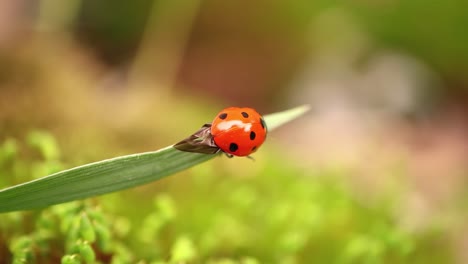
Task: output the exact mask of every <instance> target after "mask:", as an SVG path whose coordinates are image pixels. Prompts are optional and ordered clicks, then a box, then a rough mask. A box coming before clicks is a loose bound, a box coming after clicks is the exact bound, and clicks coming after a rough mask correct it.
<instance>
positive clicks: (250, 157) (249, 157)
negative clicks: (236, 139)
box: [246, 156, 255, 161]
mask: <svg viewBox="0 0 468 264" xmlns="http://www.w3.org/2000/svg"><path fill="white" fill-rule="evenodd" d="M246 158H248V159H250V160H252V161H255V158H254V157H252V156H246Z"/></svg>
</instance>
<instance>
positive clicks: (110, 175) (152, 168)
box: [0, 106, 308, 213]
mask: <svg viewBox="0 0 468 264" xmlns="http://www.w3.org/2000/svg"><path fill="white" fill-rule="evenodd" d="M307 110H308V108H307V107H304V106H303V107H298V108H294V109H290V110H287V111H284V112H279V113H275V114H271V115H266V116H264V118H265V122H266V124H267V127H268V129H269V130H270V131H271V130H273V129H275V128H276V127H278V126H280V125H282V124H284V123H286V122H288V121H291V120H293V119H295V118H297V117H298V116H300V115H302V114H303V113H304V112H306V111H307ZM216 155H217V154H213V155H207V154H197V153H189V152H182V151H178V150H176V149H175V148H173V147H172V146H169V147H166V148H163V149H160V150H158V151H154V152H146V153H140V154H133V155H127V156H121V157H117V158H113V159H108V160H103V161H99V162H94V163H89V164H86V165H83V166H79V167H75V168H72V169H69V170H64V171H61V172H57V173H54V174H52V175H49V176H46V177H43V178H40V179H37V180H33V181H30V182H26V183H23V184H19V185H16V186H12V187H9V188H6V189H3V190H0V213H2V212H12V211H19V210H30V209H37V208H42V207H46V206H49V205H54V204H59V203H64V202H69V201H74V200H79V199H83V198H87V197H93V196H97V195H101V194H106V193H110V192H115V191H119V190H124V189H128V188H132V187H135V186H139V185H143V184H146V183H149V182H152V181H155V180H159V179H161V178H163V177H166V176H169V175H171V174H174V173H176V172H179V171H182V170H185V169H187V168H190V167H192V166H194V165H197V164H200V163H202V162H204V161H207V160H209V159H212V158H213V157H215V156H216Z"/></svg>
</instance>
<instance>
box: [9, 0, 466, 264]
mask: <svg viewBox="0 0 468 264" xmlns="http://www.w3.org/2000/svg"><path fill="white" fill-rule="evenodd" d="M467 10H468V2H465V1H457V0H446V1H423V0H414V1H404V0H379V1H368V0H353V1H344V2H337V1H319V0H317V1H306V0H294V1H279V0H269V1H266V0H257V1H214V0H186V1H169V0H137V1H123V0H113V1H110V0H107V1H92V0H69V1H60V0H42V1H40V0H37V1H34V0H32V1H31V0H3V1H1V2H0V128H1V129H0V140H1V141H0V143H1V144H2V147H1V151H0V152H1V153H2V154H1V155H0V156H1V157H2V158H0V160H1V162H0V168H1V172H0V173H1V174H0V187H7V186H10V185H13V184H17V183H21V182H25V181H27V180H30V179H33V178H38V177H41V176H44V175H47V174H49V173H52V172H55V171H58V170H60V169H65V168H70V167H72V166H75V165H80V164H84V163H88V162H92V161H97V160H101V159H105V158H110V157H115V156H119V155H124V154H130V153H136V152H143V151H151V150H156V149H159V148H162V147H165V146H167V145H170V144H173V143H175V142H177V141H179V140H181V139H183V138H185V137H187V136H188V135H190V134H191V133H192V132H194V131H195V130H197V129H198V128H199V127H200V126H201V125H202V124H204V123H206V122H210V121H211V120H212V118H213V115H214V113H217V112H218V111H219V110H220V109H222V108H224V107H226V106H231V105H238V106H250V107H253V108H256V109H257V110H258V111H259V112H261V113H265V114H266V113H270V112H275V111H280V110H283V109H286V108H289V107H293V106H296V105H300V104H309V105H310V106H311V108H312V110H311V111H310V113H308V114H307V115H306V116H304V117H302V118H300V119H298V120H296V121H294V122H292V123H290V124H288V125H286V126H284V127H282V128H281V129H279V130H277V131H274V132H273V133H271V134H270V135H269V137H268V141H267V143H266V144H265V145H264V146H263V147H262V149H260V150H259V151H258V152H257V153H256V154H255V159H256V161H255V162H252V161H250V160H248V159H238V158H236V159H226V158H218V159H216V160H214V161H210V162H208V163H206V164H203V165H200V166H197V167H195V168H193V169H190V170H188V171H185V172H182V173H179V174H177V175H173V176H171V177H169V178H167V179H164V180H162V181H158V182H155V183H152V184H149V185H146V186H143V187H138V188H135V189H132V190H127V191H123V192H119V193H116V194H110V195H105V196H102V197H98V198H93V199H89V200H87V201H85V202H77V203H71V204H68V205H63V206H55V207H53V208H50V209H45V210H43V211H39V212H25V213H14V214H4V215H0V217H2V218H1V219H0V220H1V222H0V263H9V262H10V261H12V260H13V259H15V256H16V257H17V256H19V255H21V254H20V253H18V252H19V251H21V250H18V247H20V248H21V246H18V245H19V244H21V243H20V242H18V241H23V240H24V239H26V240H28V239H29V240H28V241H30V242H31V244H32V245H36V244H34V243H38V242H37V241H39V240H40V239H39V238H38V234H39V233H40V232H41V230H42V229H45V228H46V227H44V226H41V224H40V223H41V221H42V220H41V219H43V218H45V219H49V220H50V221H52V222H53V223H58V225H60V223H62V222H64V221H66V220H64V219H65V218H66V217H74V215H80V214H82V213H83V212H86V214H89V215H93V212H99V214H102V215H104V217H103V218H102V219H106V220H105V221H103V226H104V228H105V229H106V230H108V233H109V234H110V235H109V237H110V238H111V239H110V241H111V242H109V243H110V244H109V245H108V246H103V245H100V244H99V245H98V244H96V245H93V250H94V251H95V252H96V253H95V254H96V258H97V260H98V261H100V262H102V263H110V262H114V263H136V262H138V261H142V262H139V263H165V262H164V261H172V262H177V261H185V262H188V263H208V262H209V263H314V262H315V263H467V262H468V254H467V252H468V251H467V249H468V220H467V212H468V211H467V206H468V196H467V191H468V174H467V172H468V115H467V114H468V104H467V103H468V74H467V72H468V31H467V28H468V13H467ZM63 208H72V209H69V210H68V211H69V212H71V213H70V216H63V215H62V214H61V212H63V211H64V210H65V209H63ZM65 211H66V210H65ZM68 211H67V212H68ZM51 219H53V220H51ZM54 221H55V222H54ZM48 228H51V227H50V226H48ZM62 229H63V230H54V231H51V232H52V235H50V236H47V238H46V239H45V238H44V237H42V236H39V237H40V238H41V239H42V240H40V241H46V242H44V243H46V244H47V245H48V247H47V249H44V248H42V247H37V246H36V247H29V248H28V250H29V251H28V252H29V253H28V254H29V255H28V258H29V259H28V260H31V261H37V262H39V263H52V262H57V261H60V258H61V257H62V256H63V255H66V254H70V252H69V249H67V247H64V246H63V245H64V243H65V244H66V243H69V241H68V240H67V234H68V233H67V232H68V231H67V228H62ZM64 241H65V242H64ZM67 241H68V242H67ZM31 244H29V245H31ZM21 245H22V244H21ZM15 250H16V251H15ZM15 252H16V253H15ZM41 252H42V253H41ZM44 252H46V253H44ZM181 252H182V253H181ZM119 261H120V262H119ZM157 261H159V262H157Z"/></svg>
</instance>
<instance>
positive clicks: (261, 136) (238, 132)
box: [211, 107, 267, 156]
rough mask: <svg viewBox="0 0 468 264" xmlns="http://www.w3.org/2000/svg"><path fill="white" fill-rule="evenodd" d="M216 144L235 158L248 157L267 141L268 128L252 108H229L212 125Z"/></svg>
mask: <svg viewBox="0 0 468 264" xmlns="http://www.w3.org/2000/svg"><path fill="white" fill-rule="evenodd" d="M211 135H212V136H213V140H214V142H215V144H216V145H217V146H218V147H219V148H220V149H221V150H222V151H224V152H226V153H228V154H232V155H235V156H248V155H250V154H251V153H253V152H255V151H256V150H257V149H258V148H259V147H260V146H261V145H262V144H263V142H264V141H265V138H266V135H267V128H266V125H265V121H264V120H263V118H262V116H261V115H260V114H259V113H257V111H255V110H254V109H252V108H248V107H244V108H240V107H229V108H226V109H224V110H222V111H221V112H219V114H218V115H217V116H216V118H215V119H214V120H213V123H212V125H211Z"/></svg>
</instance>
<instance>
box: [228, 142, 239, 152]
mask: <svg viewBox="0 0 468 264" xmlns="http://www.w3.org/2000/svg"><path fill="white" fill-rule="evenodd" d="M237 149H239V146H238V145H237V144H236V143H231V144H230V145H229V151H231V152H235V151H236V150H237Z"/></svg>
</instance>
